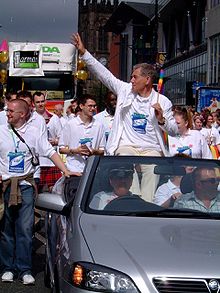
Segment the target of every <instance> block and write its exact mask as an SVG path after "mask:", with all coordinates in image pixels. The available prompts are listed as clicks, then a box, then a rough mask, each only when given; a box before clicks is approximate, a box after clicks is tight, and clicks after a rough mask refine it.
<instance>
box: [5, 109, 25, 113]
mask: <svg viewBox="0 0 220 293" xmlns="http://www.w3.org/2000/svg"><path fill="white" fill-rule="evenodd" d="M5 111H6V112H7V113H11V114H13V113H22V112H21V111H14V110H10V109H6V110H5Z"/></svg>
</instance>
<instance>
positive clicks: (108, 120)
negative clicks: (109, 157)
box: [94, 109, 114, 141]
mask: <svg viewBox="0 0 220 293" xmlns="http://www.w3.org/2000/svg"><path fill="white" fill-rule="evenodd" d="M94 118H95V119H96V120H97V121H99V122H100V123H101V124H103V126H104V129H105V138H106V141H107V139H108V136H109V133H110V131H111V129H112V123H113V120H114V116H112V115H110V114H109V113H108V112H107V110H106V109H105V110H104V111H102V112H100V113H98V114H96V115H95V116H94Z"/></svg>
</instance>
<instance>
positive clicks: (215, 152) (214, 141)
mask: <svg viewBox="0 0 220 293" xmlns="http://www.w3.org/2000/svg"><path fill="white" fill-rule="evenodd" d="M213 122H214V120H213V116H212V115H211V114H209V115H207V116H206V117H205V120H204V127H203V128H202V129H201V130H200V132H201V133H202V135H203V136H204V138H205V140H206V142H207V144H208V146H209V147H210V149H211V151H212V156H213V158H214V159H218V158H219V153H220V135H219V132H218V130H217V129H216V128H215V127H214V126H213Z"/></svg>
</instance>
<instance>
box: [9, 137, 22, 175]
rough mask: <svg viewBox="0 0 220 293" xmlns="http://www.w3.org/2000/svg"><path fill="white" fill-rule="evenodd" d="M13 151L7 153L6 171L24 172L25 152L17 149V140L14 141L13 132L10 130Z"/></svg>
mask: <svg viewBox="0 0 220 293" xmlns="http://www.w3.org/2000/svg"><path fill="white" fill-rule="evenodd" d="M11 135H12V138H13V142H14V146H15V151H14V152H9V153H8V171H9V172H10V173H24V158H25V152H21V151H19V143H20V140H19V141H16V139H15V137H14V134H13V133H12V132H11Z"/></svg>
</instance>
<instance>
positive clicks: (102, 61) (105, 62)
mask: <svg viewBox="0 0 220 293" xmlns="http://www.w3.org/2000/svg"><path fill="white" fill-rule="evenodd" d="M99 62H100V63H101V64H102V65H104V66H106V65H107V59H106V58H105V57H101V58H99Z"/></svg>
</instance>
